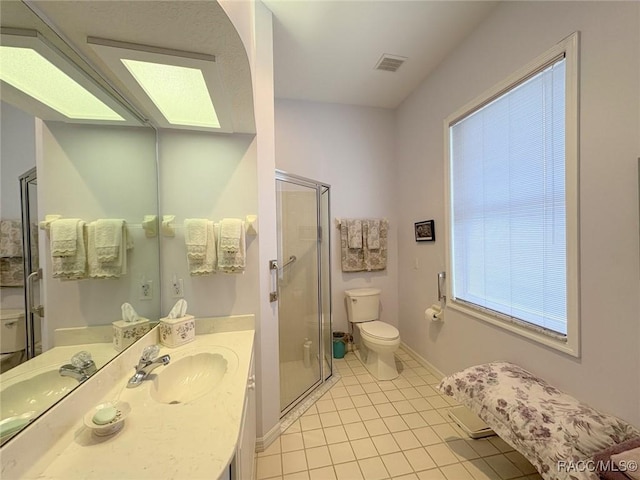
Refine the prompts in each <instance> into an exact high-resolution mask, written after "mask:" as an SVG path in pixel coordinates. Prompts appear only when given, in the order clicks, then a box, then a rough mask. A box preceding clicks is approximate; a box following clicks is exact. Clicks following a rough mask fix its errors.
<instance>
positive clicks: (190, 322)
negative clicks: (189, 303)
mask: <svg viewBox="0 0 640 480" xmlns="http://www.w3.org/2000/svg"><path fill="white" fill-rule="evenodd" d="M195 338H196V319H195V318H194V316H193V315H185V316H184V317H180V318H161V319H160V343H162V345H164V346H165V347H177V346H179V345H183V344H185V343H189V342H191V341H192V340H195Z"/></svg>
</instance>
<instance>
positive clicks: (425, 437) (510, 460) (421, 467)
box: [257, 350, 542, 480]
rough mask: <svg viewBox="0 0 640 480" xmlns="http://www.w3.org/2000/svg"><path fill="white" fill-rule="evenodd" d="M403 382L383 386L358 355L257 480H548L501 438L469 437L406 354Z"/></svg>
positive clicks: (260, 461) (345, 363) (430, 378)
mask: <svg viewBox="0 0 640 480" xmlns="http://www.w3.org/2000/svg"><path fill="white" fill-rule="evenodd" d="M396 360H397V362H398V366H399V368H398V369H399V370H402V371H401V374H400V376H399V377H398V378H397V379H395V380H393V381H376V380H375V379H374V378H373V377H372V376H371V375H369V373H368V372H367V371H366V369H365V368H364V367H363V366H362V365H361V364H360V362H359V360H358V359H357V358H356V357H355V356H354V355H353V353H347V355H345V358H344V359H340V360H335V361H334V362H335V363H334V365H335V367H336V368H337V370H338V372H339V374H340V376H341V379H340V380H339V381H338V382H337V383H336V384H335V385H334V386H333V387H332V388H331V389H330V390H329V391H328V392H327V393H326V394H325V395H323V396H322V397H321V398H320V399H318V401H317V402H316V403H315V404H314V405H313V406H312V407H311V408H309V409H308V410H307V411H306V412H305V413H304V415H302V416H301V417H300V418H299V419H298V420H297V421H296V422H294V423H293V424H292V425H291V426H290V427H289V428H288V429H287V430H286V431H285V432H284V433H283V434H282V435H281V436H280V438H278V439H277V440H276V441H275V442H273V444H271V445H270V446H269V448H267V449H266V450H265V451H264V452H261V453H259V454H258V458H257V480H264V479H280V480H361V479H362V480H384V479H397V480H404V479H407V480H408V479H414V480H418V479H419V480H511V479H520V480H524V479H526V480H541V478H542V477H540V476H539V475H538V473H537V472H536V470H535V468H534V467H533V466H532V465H531V464H530V463H529V462H528V461H527V460H526V459H525V458H524V457H523V456H522V455H520V454H519V453H518V452H516V451H514V450H513V449H512V448H511V447H510V446H509V445H507V444H506V443H505V442H504V441H502V440H501V439H500V438H498V437H495V436H494V437H489V438H486V439H481V440H472V439H470V438H468V437H467V436H466V435H465V434H464V432H463V431H462V430H460V428H459V427H458V426H457V425H456V424H455V423H453V422H451V420H450V418H449V416H448V415H447V410H448V409H449V408H450V407H451V406H452V405H455V403H454V402H453V401H452V400H451V399H450V398H449V397H444V396H442V395H440V393H439V392H438V391H437V389H436V387H437V385H438V383H439V381H438V379H437V378H436V376H434V375H433V373H432V372H430V371H429V370H428V369H426V368H425V367H423V366H421V365H420V364H419V363H418V362H417V361H415V360H414V359H413V358H412V357H411V356H410V355H409V354H407V353H406V352H404V351H403V350H400V351H398V353H397V354H396Z"/></svg>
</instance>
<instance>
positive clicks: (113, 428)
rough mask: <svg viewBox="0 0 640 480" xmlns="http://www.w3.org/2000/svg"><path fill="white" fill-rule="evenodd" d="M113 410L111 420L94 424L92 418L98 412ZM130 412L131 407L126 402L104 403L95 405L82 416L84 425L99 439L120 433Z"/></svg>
mask: <svg viewBox="0 0 640 480" xmlns="http://www.w3.org/2000/svg"><path fill="white" fill-rule="evenodd" d="M109 408H113V409H115V412H114V417H113V419H111V420H109V421H107V422H105V423H102V424H98V423H95V422H94V418H95V417H96V415H97V414H99V412H101V411H103V410H105V409H109ZM130 412H131V406H130V405H129V404H128V403H127V402H106V403H101V404H100V405H96V406H95V407H94V408H92V409H91V410H90V411H88V412H87V413H86V414H85V416H84V425H85V426H86V427H87V428H89V429H90V430H91V431H92V432H93V433H94V434H95V435H97V436H99V437H106V436H107V435H113V434H114V433H116V432H118V431H120V430H121V429H122V427H123V426H124V419H125V418H127V416H128V415H129V413H130Z"/></svg>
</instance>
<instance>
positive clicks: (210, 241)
mask: <svg viewBox="0 0 640 480" xmlns="http://www.w3.org/2000/svg"><path fill="white" fill-rule="evenodd" d="M206 234H207V237H206V238H207V243H206V246H205V254H204V257H203V258H191V257H189V254H188V253H187V262H188V263H189V273H190V274H191V275H194V276H195V275H211V274H212V273H215V271H216V237H215V229H214V228H213V222H212V221H208V220H207V222H206Z"/></svg>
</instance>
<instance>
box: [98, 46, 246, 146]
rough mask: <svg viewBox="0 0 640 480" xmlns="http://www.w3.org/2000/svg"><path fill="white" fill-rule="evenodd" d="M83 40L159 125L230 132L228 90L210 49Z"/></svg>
mask: <svg viewBox="0 0 640 480" xmlns="http://www.w3.org/2000/svg"><path fill="white" fill-rule="evenodd" d="M87 43H88V44H89V45H90V46H91V48H93V50H94V51H95V52H96V53H97V54H98V56H100V58H101V59H102V61H103V62H104V63H105V65H107V66H108V67H109V69H111V71H112V72H113V74H114V75H115V76H116V77H118V79H119V80H120V81H121V82H122V83H123V84H124V85H125V87H126V89H127V90H128V92H129V93H130V94H131V96H132V99H135V102H137V104H138V105H139V106H140V109H141V110H142V111H144V113H145V114H146V115H147V118H148V119H149V121H150V122H151V123H152V124H153V125H155V126H157V127H159V128H170V129H178V130H180V129H181V130H193V131H201V132H215V133H232V132H233V127H234V125H233V115H232V111H231V108H230V105H231V102H230V98H231V97H230V96H229V95H228V94H227V93H226V88H225V86H224V84H223V83H222V81H221V77H220V72H219V68H220V67H219V65H218V62H217V61H216V57H215V55H212V54H211V53H198V52H187V51H184V50H175V49H170V48H163V47H158V46H153V45H142V44H137V43H129V42H121V41H118V40H110V39H107V38H97V37H87Z"/></svg>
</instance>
